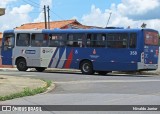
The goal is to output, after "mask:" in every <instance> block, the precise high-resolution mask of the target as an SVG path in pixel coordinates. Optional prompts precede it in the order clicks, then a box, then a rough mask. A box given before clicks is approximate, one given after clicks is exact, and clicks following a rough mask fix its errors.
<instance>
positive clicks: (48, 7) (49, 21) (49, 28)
mask: <svg viewBox="0 0 160 114" xmlns="http://www.w3.org/2000/svg"><path fill="white" fill-rule="evenodd" d="M49 10H50V9H49V6H47V11H48V29H50V15H49Z"/></svg>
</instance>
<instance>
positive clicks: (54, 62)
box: [51, 49, 59, 68]
mask: <svg viewBox="0 0 160 114" xmlns="http://www.w3.org/2000/svg"><path fill="white" fill-rule="evenodd" d="M58 59H59V49H58V51H57V53H56V55H55V57H54V58H53V61H52V64H51V68H55V67H56V65H57V63H58Z"/></svg>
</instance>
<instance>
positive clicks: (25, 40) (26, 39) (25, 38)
mask: <svg viewBox="0 0 160 114" xmlns="http://www.w3.org/2000/svg"><path fill="white" fill-rule="evenodd" d="M16 45H17V46H29V45H30V34H26V33H20V34H17V42H16Z"/></svg>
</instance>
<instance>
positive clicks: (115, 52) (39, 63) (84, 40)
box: [1, 29, 159, 75]
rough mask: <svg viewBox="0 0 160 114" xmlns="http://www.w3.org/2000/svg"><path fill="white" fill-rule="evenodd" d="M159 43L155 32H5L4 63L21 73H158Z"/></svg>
mask: <svg viewBox="0 0 160 114" xmlns="http://www.w3.org/2000/svg"><path fill="white" fill-rule="evenodd" d="M158 40H159V38H158V31H156V30H153V29H65V30H62V29H54V30H47V29H44V30H6V31H4V33H3V40H2V51H1V54H2V64H3V65H16V66H17V69H18V70H19V71H26V70H27V69H28V68H35V69H36V70H37V71H41V72H42V71H44V70H45V69H46V68H64V69H80V70H81V72H82V73H83V74H94V73H95V72H97V73H99V74H101V75H105V74H107V73H109V72H112V71H143V70H156V69H157V68H158V53H159V46H158Z"/></svg>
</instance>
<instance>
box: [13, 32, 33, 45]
mask: <svg viewBox="0 0 160 114" xmlns="http://www.w3.org/2000/svg"><path fill="white" fill-rule="evenodd" d="M20 34H28V35H29V37H28V38H29V41H28V44H27V43H26V45H18V38H19V35H20ZM16 36H17V37H16V46H17V47H29V46H30V45H31V36H30V33H17V35H16ZM25 40H26V39H24V42H23V43H25ZM22 41H23V40H22ZM21 44H22V43H21Z"/></svg>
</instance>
